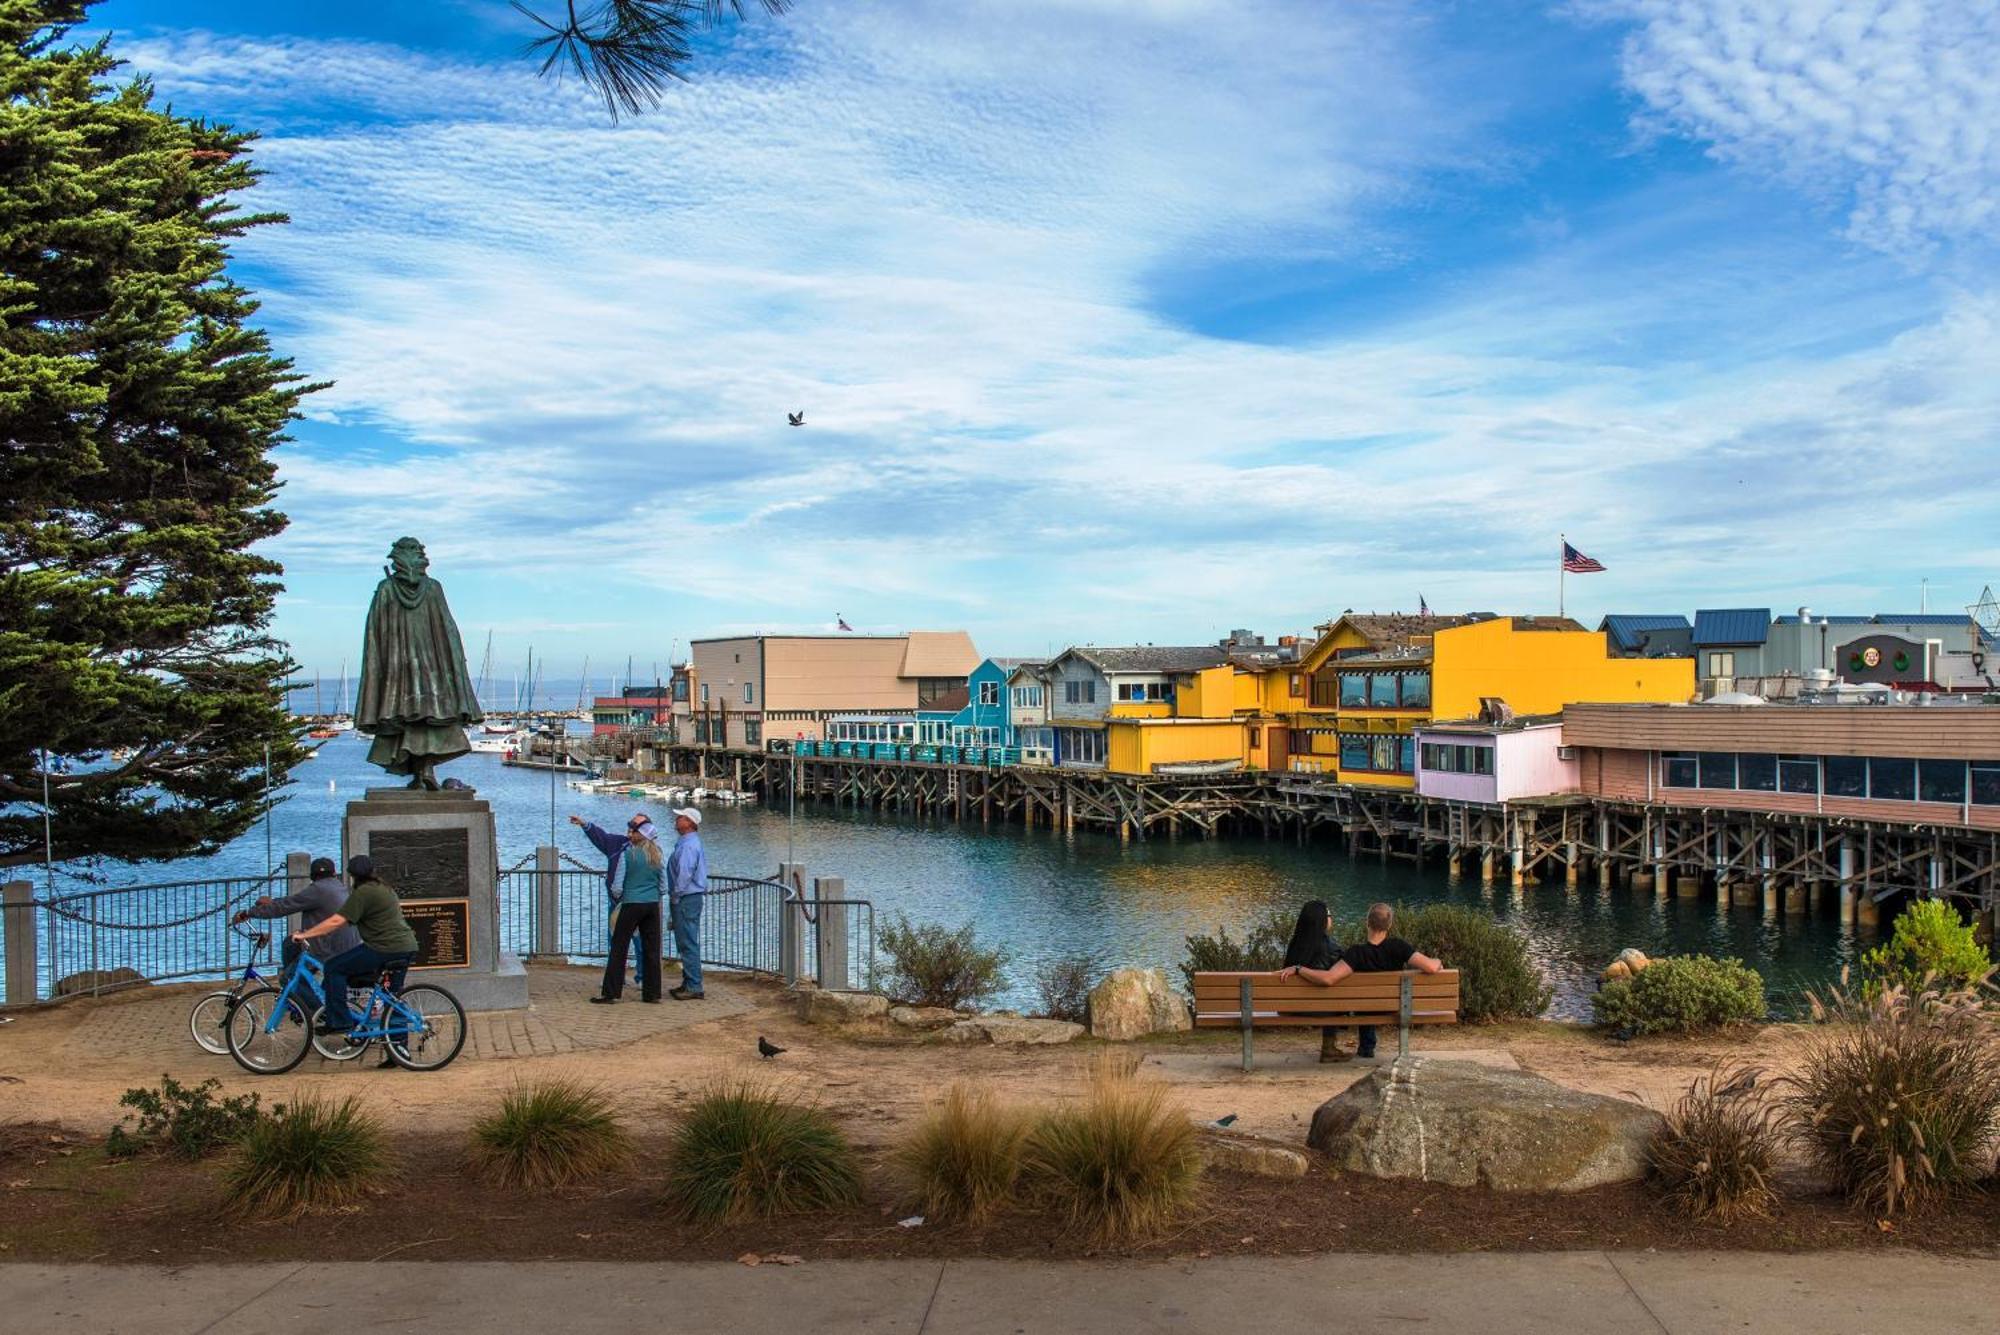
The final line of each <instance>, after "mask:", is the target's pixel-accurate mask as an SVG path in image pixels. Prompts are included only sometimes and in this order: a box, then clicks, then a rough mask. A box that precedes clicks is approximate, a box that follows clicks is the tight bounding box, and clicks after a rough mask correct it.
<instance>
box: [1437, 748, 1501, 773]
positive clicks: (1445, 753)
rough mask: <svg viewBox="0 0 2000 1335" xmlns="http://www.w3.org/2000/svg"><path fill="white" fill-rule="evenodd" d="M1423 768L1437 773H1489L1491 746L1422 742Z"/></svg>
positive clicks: (1491, 762) (1491, 765)
mask: <svg viewBox="0 0 2000 1335" xmlns="http://www.w3.org/2000/svg"><path fill="white" fill-rule="evenodd" d="M1423 755H1424V768H1425V769H1427V770H1431V771H1433V772H1435V773H1439V774H1491V773H1492V772H1493V748H1492V747H1490V746H1466V745H1461V744H1453V745H1445V744H1443V743H1439V742H1425V743H1424V751H1423Z"/></svg>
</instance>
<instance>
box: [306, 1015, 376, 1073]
mask: <svg viewBox="0 0 2000 1335" xmlns="http://www.w3.org/2000/svg"><path fill="white" fill-rule="evenodd" d="M350 1009H352V1008H351V1007H350ZM325 1016H326V1007H324V1006H316V1007H314V1008H313V1015H312V1045H313V1051H314V1052H317V1053H318V1054H319V1055H320V1056H322V1057H324V1058H326V1059H327V1060H328V1061H330V1062H351V1061H353V1060H354V1059H355V1058H356V1057H359V1056H360V1055H361V1054H362V1053H364V1052H366V1051H368V1046H369V1044H371V1043H373V1042H374V1041H375V1040H374V1039H372V1038H351V1037H349V1036H348V1035H347V1034H322V1033H321V1032H320V1031H319V1026H320V1021H321V1020H322V1019H323V1018H325ZM354 1027H355V1028H356V1029H372V1028H374V1027H375V1019H374V1012H373V1011H370V1010H367V1009H366V1008H364V1011H363V1014H362V1016H361V1020H360V1022H359V1023H358V1024H356V1025H355V1026H354Z"/></svg>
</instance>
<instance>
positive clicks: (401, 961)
mask: <svg viewBox="0 0 2000 1335" xmlns="http://www.w3.org/2000/svg"><path fill="white" fill-rule="evenodd" d="M414 958H416V957H415V956H414V955H409V954H403V955H384V954H383V953H382V952H381V951H379V950H372V949H370V948H369V947H367V946H356V947H354V949H352V950H343V951H342V952H340V954H338V955H335V956H334V957H333V958H332V959H330V960H328V961H327V962H326V1009H325V1010H324V1011H323V1012H321V1017H320V1018H321V1019H323V1020H324V1021H325V1022H326V1027H327V1028H329V1029H352V1028H353V1027H354V1025H355V1019H354V1012H353V1011H351V1010H349V1009H347V980H348V979H349V978H351V977H353V976H354V975H355V974H357V973H386V974H387V975H388V980H389V990H390V991H391V992H400V991H402V990H403V971H404V970H405V969H407V968H408V967H409V964H410V961H411V960H412V959H414Z"/></svg>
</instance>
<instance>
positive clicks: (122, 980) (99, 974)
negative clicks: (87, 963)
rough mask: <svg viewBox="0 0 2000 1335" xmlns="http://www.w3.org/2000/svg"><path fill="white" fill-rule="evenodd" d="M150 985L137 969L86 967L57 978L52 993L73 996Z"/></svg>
mask: <svg viewBox="0 0 2000 1335" xmlns="http://www.w3.org/2000/svg"><path fill="white" fill-rule="evenodd" d="M150 985H151V984H150V983H149V981H148V980H147V978H146V975H145V974H143V973H140V972H139V971H138V970H137V969H127V968H123V967H120V968H116V969H85V970H84V971H83V972H82V973H70V974H64V975H63V976H62V977H61V978H58V979H56V985H55V990H54V991H53V993H52V994H51V995H53V996H58V997H73V996H79V995H81V994H83V993H86V992H115V991H117V990H118V989H120V988H125V987H142V986H150Z"/></svg>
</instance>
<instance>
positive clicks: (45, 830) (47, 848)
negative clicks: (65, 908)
mask: <svg viewBox="0 0 2000 1335" xmlns="http://www.w3.org/2000/svg"><path fill="white" fill-rule="evenodd" d="M54 811H55V807H54V806H53V804H51V803H50V801H49V748H48V747H46V746H45V747H43V748H42V877H43V879H44V880H45V881H47V883H48V887H49V898H50V899H54V898H55V897H56V852H55V850H56V840H55V827H54V825H53V823H52V822H51V820H50V817H51V815H52V813H53V812H54Z"/></svg>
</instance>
